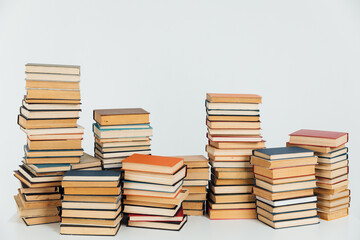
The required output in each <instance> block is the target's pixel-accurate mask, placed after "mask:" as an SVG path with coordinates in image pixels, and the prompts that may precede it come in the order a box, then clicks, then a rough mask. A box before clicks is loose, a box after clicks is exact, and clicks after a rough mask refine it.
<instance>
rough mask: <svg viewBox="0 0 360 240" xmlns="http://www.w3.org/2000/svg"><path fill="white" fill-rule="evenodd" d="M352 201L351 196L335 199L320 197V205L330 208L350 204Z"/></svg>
mask: <svg viewBox="0 0 360 240" xmlns="http://www.w3.org/2000/svg"><path fill="white" fill-rule="evenodd" d="M349 202H350V196H346V197H342V198H338V199H334V200H322V199H318V205H319V206H324V207H328V208H332V207H337V206H340V205H344V204H348V203H349Z"/></svg>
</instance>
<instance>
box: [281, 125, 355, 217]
mask: <svg viewBox="0 0 360 240" xmlns="http://www.w3.org/2000/svg"><path fill="white" fill-rule="evenodd" d="M348 138H349V136H348V133H344V132H331V131H319V130H308V129H302V130H299V131H296V132H294V133H292V134H290V141H289V142H288V143H287V144H288V146H300V147H303V148H307V149H310V150H313V151H314V152H315V155H317V157H318V164H317V165H316V179H317V186H318V188H317V189H316V190H315V193H316V195H317V199H318V215H319V217H320V218H321V219H323V220H327V221H331V220H335V219H338V218H342V217H346V216H348V214H349V207H350V190H349V188H348V185H349V180H348V178H349V176H348V174H349V166H348V165H349V160H348V148H347V147H346V146H345V144H346V143H347V142H348Z"/></svg>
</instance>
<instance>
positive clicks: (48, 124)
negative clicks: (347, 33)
mask: <svg viewBox="0 0 360 240" xmlns="http://www.w3.org/2000/svg"><path fill="white" fill-rule="evenodd" d="M77 120H78V119H77V118H66V119H65V118H64V119H26V118H25V117H24V116H22V115H19V116H18V124H19V125H20V126H21V127H23V128H25V129H38V128H70V127H76V126H77V124H76V123H77Z"/></svg>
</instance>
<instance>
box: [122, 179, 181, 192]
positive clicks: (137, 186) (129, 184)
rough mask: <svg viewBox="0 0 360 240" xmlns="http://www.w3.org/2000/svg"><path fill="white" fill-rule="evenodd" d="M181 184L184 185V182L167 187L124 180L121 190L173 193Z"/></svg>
mask: <svg viewBox="0 0 360 240" xmlns="http://www.w3.org/2000/svg"><path fill="white" fill-rule="evenodd" d="M183 183H184V180H180V181H178V182H177V183H175V184H173V185H171V186H169V185H162V184H152V183H144V182H135V181H127V180H124V181H123V189H133V190H145V191H157V192H168V193H174V192H176V191H177V190H178V189H179V188H180V187H181V186H182V185H183Z"/></svg>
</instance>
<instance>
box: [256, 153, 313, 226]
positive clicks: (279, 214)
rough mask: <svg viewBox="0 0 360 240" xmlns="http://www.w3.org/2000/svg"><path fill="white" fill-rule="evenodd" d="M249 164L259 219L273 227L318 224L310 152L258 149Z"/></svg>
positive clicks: (311, 155)
mask: <svg viewBox="0 0 360 240" xmlns="http://www.w3.org/2000/svg"><path fill="white" fill-rule="evenodd" d="M251 163H252V164H253V165H254V173H255V187H254V194H255V195H256V205H257V214H258V219H259V220H260V221H261V222H263V223H265V224H267V225H269V226H271V227H273V228H286V227H295V226H302V225H310V224H316V223H319V217H318V216H317V209H316V204H317V201H316V196H315V195H314V189H315V188H316V178H315V165H316V163H317V157H316V156H314V152H313V151H311V150H308V149H304V148H300V147H280V148H265V149H258V150H254V155H253V156H252V157H251Z"/></svg>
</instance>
